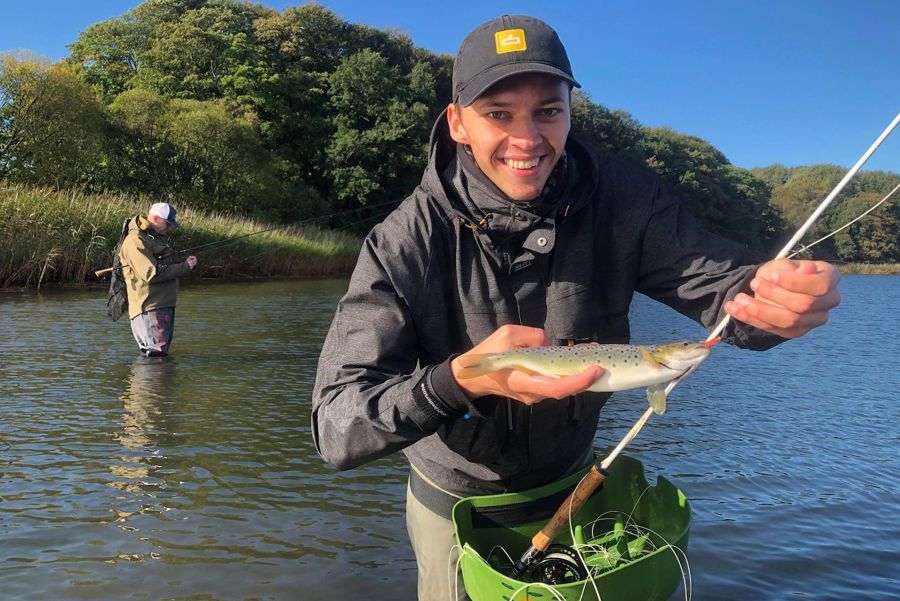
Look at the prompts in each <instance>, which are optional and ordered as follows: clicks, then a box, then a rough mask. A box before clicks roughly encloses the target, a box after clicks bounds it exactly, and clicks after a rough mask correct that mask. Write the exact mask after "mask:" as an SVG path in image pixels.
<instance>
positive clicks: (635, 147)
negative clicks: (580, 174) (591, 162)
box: [0, 0, 900, 262]
mask: <svg viewBox="0 0 900 601" xmlns="http://www.w3.org/2000/svg"><path fill="white" fill-rule="evenodd" d="M69 48H70V55H69V56H68V57H67V58H65V59H64V60H62V61H60V62H58V63H56V64H49V63H48V62H47V61H43V60H40V59H38V58H36V57H21V56H11V55H6V56H3V57H0V180H6V181H8V182H10V183H25V184H33V185H48V186H53V187H57V188H78V189H79V190H81V191H84V192H113V193H121V194H128V195H134V196H146V197H152V198H154V199H167V200H171V201H173V202H178V203H181V204H186V205H189V206H191V207H194V208H196V209H199V210H210V211H217V212H227V213H233V214H237V215H243V216H248V217H253V218H257V219H265V220H268V221H272V222H276V223H294V222H297V221H301V220H305V219H311V218H315V217H318V216H322V215H330V214H335V213H339V214H341V215H342V217H339V218H337V219H333V220H332V225H334V226H344V227H356V228H361V229H367V228H368V227H370V226H371V225H372V223H373V222H374V220H376V219H379V218H380V217H382V216H383V215H384V214H385V211H386V210H387V209H389V208H390V206H392V204H393V203H396V202H399V201H400V200H402V199H403V198H404V197H405V196H407V195H408V194H409V193H410V192H411V191H412V189H413V188H414V187H415V185H416V184H417V183H418V182H419V180H420V179H421V173H422V169H423V167H424V166H425V163H426V160H427V155H428V137H429V133H430V130H431V125H432V123H433V122H434V120H435V119H436V117H437V116H438V115H439V114H440V112H441V111H442V110H443V108H444V107H445V106H446V104H447V102H448V101H449V98H450V85H451V83H450V80H451V72H452V64H453V58H452V57H451V56H448V55H438V54H435V53H433V52H431V51H429V50H427V49H424V48H419V47H416V46H415V45H414V44H413V41H412V40H411V39H410V38H409V37H408V36H406V35H404V34H401V33H398V32H396V31H384V30H378V29H375V28H371V27H368V26H366V25H362V24H354V23H348V22H345V21H343V20H341V19H340V18H339V17H337V16H336V15H335V14H334V13H332V12H331V11H329V10H328V9H327V8H325V7H323V6H321V5H319V4H306V5H302V6H295V7H289V8H286V9H285V10H283V11H278V10H274V9H271V8H267V7H264V6H261V5H258V4H252V3H248V2H236V1H233V0H147V1H146V2H144V3H143V4H140V5H139V6H137V7H136V8H134V9H132V10H131V11H129V12H127V13H126V14H124V15H122V16H121V17H118V18H114V19H110V20H107V21H104V22H102V23H97V24H95V25H92V26H90V27H88V28H87V29H86V30H84V31H83V32H82V33H81V34H80V36H79V37H78V39H77V40H76V41H74V42H73V43H72V44H71V45H70V46H69ZM572 121H573V130H574V131H576V132H578V133H579V134H580V135H582V136H583V137H584V138H585V139H586V140H587V141H588V142H589V143H590V144H592V145H593V146H594V147H596V148H597V149H598V150H599V151H601V152H604V153H609V154H615V155H618V156H621V157H623V158H625V159H626V160H629V161H631V162H633V163H636V164H638V165H642V166H644V167H647V168H649V169H651V170H653V171H654V172H656V173H657V174H658V175H659V176H660V177H661V178H662V180H663V181H664V183H665V185H666V186H667V187H668V188H669V189H670V190H671V191H673V192H674V193H676V194H677V195H679V196H680V197H681V198H682V199H683V201H684V202H685V204H686V206H687V207H688V208H689V210H690V211H691V212H692V213H693V214H694V215H695V216H696V217H697V218H698V219H699V220H701V221H702V222H703V223H704V224H705V225H706V226H707V227H709V228H710V229H711V230H713V231H715V232H717V233H720V234H722V235H725V236H728V237H731V238H734V239H736V240H739V241H741V242H743V243H745V244H747V245H749V246H751V247H752V248H753V249H754V250H756V251H757V252H759V253H761V254H762V255H766V254H771V252H773V250H774V249H775V247H776V246H778V244H779V243H783V242H784V241H785V240H786V239H787V237H788V233H789V230H792V229H794V228H796V226H797V225H799V224H800V223H801V222H802V221H803V219H804V218H805V216H806V215H808V214H809V213H810V212H811V211H812V209H813V208H814V206H815V205H816V204H817V203H818V202H820V201H821V200H822V199H823V198H824V197H825V195H827V193H828V192H829V191H830V190H831V188H832V187H833V186H834V184H835V183H837V181H839V179H840V178H841V177H842V176H843V172H844V170H843V169H841V168H840V167H837V166H833V165H816V166H809V167H795V168H786V167H782V166H777V165H776V166H770V167H765V168H757V169H753V170H747V169H743V168H740V167H736V166H734V165H732V164H731V163H730V162H729V161H728V160H727V158H726V157H725V156H724V155H723V154H722V153H721V152H719V151H718V150H717V149H716V148H714V147H713V146H712V145H710V144H709V143H708V142H705V141H704V140H701V139H699V138H696V137H693V136H690V135H685V134H682V133H679V132H676V131H673V130H671V129H666V128H647V127H644V126H642V125H641V124H640V123H638V122H637V121H636V120H635V119H634V118H632V117H631V116H630V115H629V114H628V113H626V112H623V111H619V110H610V109H608V108H606V107H604V106H602V105H601V104H598V103H596V102H594V101H593V100H592V98H591V97H590V96H589V95H588V94H585V93H583V92H581V91H577V90H576V92H575V94H574V97H573V106H572ZM898 182H900V176H898V175H896V174H891V173H884V172H868V173H862V174H860V175H858V176H857V177H856V178H855V179H854V180H853V182H852V183H851V185H850V186H849V189H848V190H847V191H846V192H844V193H843V194H842V195H841V197H840V198H839V200H838V201H837V203H836V204H835V205H834V207H833V208H832V209H830V211H829V212H828V214H827V217H826V218H825V219H823V220H822V221H821V222H820V223H819V224H818V225H817V232H820V233H822V232H825V231H829V228H831V229H833V228H836V227H839V226H840V225H842V224H843V223H846V222H847V221H849V220H851V219H852V218H853V217H855V216H856V215H858V214H859V213H861V212H863V211H864V210H865V209H866V208H868V207H869V206H871V205H872V204H874V203H875V202H877V201H878V200H879V199H880V198H882V197H883V196H884V195H885V194H887V193H888V192H889V191H890V190H891V189H892V188H893V186H895V185H897V183H898ZM360 208H363V209H365V210H363V211H357V209H360ZM348 211H353V212H349V213H348ZM898 220H900V209H898V207H897V204H896V203H885V205H883V206H882V207H880V208H879V209H878V210H877V211H875V212H873V213H872V214H871V215H869V216H867V218H866V219H864V220H862V221H860V222H858V223H856V224H854V225H853V226H852V227H850V228H848V229H846V230H844V231H843V232H841V233H840V234H839V235H837V236H835V237H834V238H832V239H830V240H829V241H828V242H827V243H824V244H822V245H821V246H820V247H817V248H816V250H815V255H816V256H817V257H824V258H829V259H833V260H843V261H857V262H898V261H900V248H898Z"/></svg>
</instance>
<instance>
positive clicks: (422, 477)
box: [312, 16, 840, 600]
mask: <svg viewBox="0 0 900 601" xmlns="http://www.w3.org/2000/svg"><path fill="white" fill-rule="evenodd" d="M577 85H578V83H577V81H576V80H575V78H574V76H573V74H572V68H571V65H570V64H569V60H568V57H567V55H566V51H565V48H564V47H563V45H562V43H561V42H560V40H559V37H558V36H557V34H556V32H555V31H553V29H551V28H550V27H549V26H548V25H547V24H546V23H543V22H542V21H539V20H537V19H534V18H532V17H526V16H503V17H500V18H497V19H493V20H491V21H489V22H487V23H485V24H483V25H481V26H479V27H478V28H476V29H475V30H474V31H472V33H470V34H469V35H468V36H467V37H466V39H465V40H464V41H463V43H462V45H461V46H460V49H459V52H458V53H457V56H456V62H455V64H454V71H453V98H452V101H451V103H450V104H449V105H448V107H447V110H446V111H445V113H444V114H442V115H441V116H440V118H439V119H438V120H437V122H436V123H435V126H434V130H433V133H432V140H431V152H430V156H429V162H428V167H427V168H426V170H425V174H424V176H423V178H422V183H421V185H420V186H419V187H418V188H417V189H416V190H415V192H414V193H413V194H412V195H411V196H410V197H409V198H407V199H406V200H405V201H404V202H403V203H402V204H401V205H400V207H399V208H397V210H395V211H394V212H393V213H392V214H391V215H389V216H388V217H387V218H386V219H385V221H384V222H383V223H381V224H379V225H378V226H376V227H375V228H374V229H373V230H372V232H371V233H370V234H369V236H368V237H367V238H366V240H365V243H364V245H363V248H362V251H361V253H360V257H359V261H358V262H357V265H356V269H355V270H354V273H353V276H352V278H351V280H350V285H349V289H348V291H347V294H346V295H345V296H344V297H343V298H342V299H341V301H340V302H339V304H338V308H337V312H336V314H335V318H334V321H333V323H332V326H331V329H330V330H329V332H328V336H327V338H326V340H325V344H324V346H323V348H322V353H321V355H320V359H319V368H318V373H317V377H316V385H315V389H314V392H313V413H312V426H313V436H314V438H315V442H316V448H317V449H318V450H319V453H320V454H321V455H322V456H323V457H324V458H325V460H326V461H328V462H329V463H331V464H332V465H334V466H336V467H338V468H340V469H349V468H352V467H354V466H357V465H361V464H363V463H366V462H368V461H371V460H374V459H377V458H379V457H383V456H385V455H388V454H390V453H393V452H396V451H400V450H402V451H403V452H404V453H405V455H406V456H407V458H408V460H409V463H410V467H411V470H410V480H409V487H408V491H407V529H408V531H409V535H410V540H411V542H412V545H413V550H414V552H415V554H416V561H417V564H418V568H419V585H418V593H419V599H420V600H436V599H447V598H449V596H450V593H451V591H455V590H457V588H456V587H455V586H454V582H453V581H452V579H451V578H450V577H449V576H448V571H449V572H450V573H452V567H453V565H455V563H454V562H453V561H452V558H451V550H452V548H453V544H454V540H453V528H452V523H451V522H450V520H449V516H450V509H451V508H452V506H453V504H454V502H455V501H457V500H458V499H459V498H461V497H465V496H471V495H479V494H495V493H498V492H507V491H520V490H524V489H528V488H533V487H536V486H540V485H543V484H547V483H549V482H553V481H555V480H558V479H560V478H563V477H565V476H567V475H569V474H572V473H573V472H575V471H577V470H579V469H581V468H583V467H585V466H587V465H589V464H590V463H591V462H592V461H593V446H592V444H593V440H594V435H595V431H596V428H597V423H598V419H599V413H600V409H601V407H602V406H603V404H604V403H605V402H606V400H607V398H608V397H609V394H608V393H593V392H585V390H586V389H587V388H588V387H589V386H590V385H591V384H592V383H593V381H594V380H595V379H596V378H597V377H598V376H599V375H600V374H601V370H600V368H599V367H596V366H595V367H589V368H588V369H586V370H585V371H584V372H582V373H580V374H577V375H574V376H569V377H564V378H550V377H546V376H538V375H528V374H525V373H522V372H518V371H513V370H501V371H497V372H494V373H490V374H486V375H483V376H479V377H474V378H468V379H459V378H458V377H457V375H456V374H457V373H458V371H459V361H458V360H457V357H459V355H460V354H465V353H487V352H500V351H505V350H509V349H512V348H517V347H533V346H541V345H548V344H573V343H578V342H588V341H594V342H609V343H624V342H628V339H629V324H628V310H629V305H630V303H631V300H632V297H633V295H634V293H635V292H640V293H643V294H645V295H647V296H650V297H651V298H654V299H656V300H658V301H660V302H663V303H665V304H667V305H669V306H670V307H672V308H673V309H675V310H677V311H679V312H681V313H684V314H685V315H688V316H689V317H691V318H693V319H695V320H696V321H698V322H699V323H701V324H702V325H704V326H705V327H707V328H712V327H713V326H714V325H715V324H716V323H717V322H718V321H719V319H720V318H721V317H722V316H723V315H724V314H725V313H726V312H727V313H728V314H730V315H732V316H733V317H734V318H735V319H734V320H732V321H731V322H730V325H729V327H728V328H727V329H726V330H725V331H724V332H723V334H722V335H723V339H724V340H725V341H727V342H729V343H731V344H734V345H737V346H741V347H745V348H755V349H766V348H769V347H771V346H774V345H775V344H778V343H779V342H782V341H783V340H784V339H785V338H793V337H797V336H801V335H803V334H805V333H806V332H808V331H809V330H810V329H812V328H814V327H816V326H818V325H821V324H823V323H825V321H826V320H827V316H828V312H829V310H830V309H832V308H833V307H835V306H836V305H837V304H838V302H839V300H840V297H839V295H838V292H837V282H838V280H839V276H838V274H837V272H836V271H835V270H834V269H833V268H832V267H831V266H830V265H828V264H826V263H821V262H811V261H788V260H780V261H774V262H769V263H764V264H762V265H758V264H757V262H756V260H755V259H754V258H753V257H752V256H750V255H749V254H748V253H747V251H746V249H745V248H743V247H741V246H739V245H736V244H733V243H731V242H728V241H726V240H724V239H722V238H719V237H717V236H714V235H712V234H710V233H708V232H706V231H704V230H703V229H702V228H701V227H699V226H698V225H697V223H696V222H695V221H694V220H693V219H692V218H691V217H690V216H689V215H688V214H687V213H686V212H685V211H684V210H683V209H682V207H681V204H680V202H679V201H678V199H676V198H675V197H673V196H671V195H669V194H668V193H667V192H666V191H665V190H663V189H662V187H661V185H660V183H659V181H658V179H657V178H655V177H654V176H652V175H650V174H648V173H646V172H644V171H643V170H641V169H638V168H636V167H634V166H632V165H630V164H628V163H626V162H624V161H621V160H618V159H615V158H611V157H601V156H597V155H596V154H595V153H594V152H593V151H592V150H591V149H590V148H589V147H588V146H587V145H586V144H584V143H583V142H581V141H580V140H579V139H578V137H577V136H575V135H573V134H571V133H570V131H569V129H570V122H571V120H570V106H571V104H570V100H571V89H572V87H573V86H577ZM458 590H459V591H460V598H464V595H463V593H462V590H463V589H462V587H461V586H459V587H458Z"/></svg>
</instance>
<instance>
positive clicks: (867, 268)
mask: <svg viewBox="0 0 900 601" xmlns="http://www.w3.org/2000/svg"><path fill="white" fill-rule="evenodd" d="M835 266H836V267H837V268H838V270H839V271H840V272H841V275H900V264H898V263H885V264H879V265H867V264H860V263H852V264H851V263H848V264H845V265H839V264H835ZM350 273H351V272H350V271H347V272H335V273H326V274H293V275H290V274H289V275H271V276H255V275H243V276H235V275H229V276H225V277H210V276H197V277H192V278H189V279H185V280H182V281H181V286H182V287H183V288H189V287H191V286H215V285H218V284H240V283H247V284H253V283H262V282H284V281H294V280H323V281H324V280H339V279H346V278H349V277H350ZM108 287H109V279H108V278H106V279H103V280H97V281H92V282H53V283H45V284H43V285H42V286H41V287H40V288H37V287H35V286H7V287H0V293H19V294H27V293H31V292H36V293H39V294H43V293H50V294H56V293H64V292H79V291H86V290H105V289H107V288H108Z"/></svg>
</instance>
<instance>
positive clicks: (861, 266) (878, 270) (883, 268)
mask: <svg viewBox="0 0 900 601" xmlns="http://www.w3.org/2000/svg"><path fill="white" fill-rule="evenodd" d="M837 267H838V269H840V270H841V273H854V274H862V275H900V263H839V264H837Z"/></svg>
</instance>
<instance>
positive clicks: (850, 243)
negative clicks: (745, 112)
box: [753, 165, 900, 263]
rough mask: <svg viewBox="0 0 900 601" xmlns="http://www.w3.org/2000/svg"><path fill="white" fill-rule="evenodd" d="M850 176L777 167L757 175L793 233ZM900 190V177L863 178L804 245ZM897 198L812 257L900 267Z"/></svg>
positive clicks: (837, 170) (816, 168)
mask: <svg viewBox="0 0 900 601" xmlns="http://www.w3.org/2000/svg"><path fill="white" fill-rule="evenodd" d="M846 172H847V170H846V169H844V168H842V167H838V166H836V165H813V166H809V167H792V168H786V167H784V166H782V165H774V166H771V167H766V168H762V169H754V170H753V173H754V175H755V176H757V177H758V178H760V179H762V180H764V181H766V182H770V185H773V188H774V191H773V193H772V204H773V206H775V207H777V208H778V209H779V210H780V211H781V212H782V214H783V215H784V216H785V218H786V219H787V221H788V222H789V223H790V226H791V228H797V227H799V226H800V225H801V224H802V223H803V222H804V221H806V218H807V217H808V216H809V214H810V213H811V212H812V211H813V210H815V208H816V207H817V206H818V205H819V203H821V202H822V201H823V200H824V199H825V198H826V197H827V196H828V194H829V193H830V192H831V190H832V189H833V188H834V187H835V186H836V185H837V184H838V182H840V180H841V179H842V178H843V177H844V175H845V174H846ZM897 184H900V176H898V175H897V174H894V173H885V172H883V171H870V172H862V173H858V174H857V175H856V177H854V178H853V179H852V180H851V181H850V183H849V184H848V185H847V186H846V187H845V188H844V190H843V191H842V192H841V194H840V195H839V196H838V197H837V198H836V199H835V201H834V202H833V203H832V205H831V206H830V207H829V209H828V211H826V213H825V214H824V215H823V216H822V218H821V219H820V220H819V222H818V223H816V224H815V225H814V226H813V228H812V229H811V231H810V233H809V234H807V235H806V237H805V239H804V240H803V241H802V242H803V243H805V244H810V243H812V242H813V241H815V240H817V239H819V238H821V237H824V236H826V235H827V234H828V233H830V232H832V231H834V230H837V229H838V228H841V227H843V226H844V225H845V224H847V223H849V222H850V221H853V220H854V219H855V218H856V217H857V216H859V215H861V214H862V213H863V212H865V211H866V210H867V209H869V208H870V207H872V206H874V205H875V204H876V203H878V202H879V201H880V200H882V199H883V198H884V197H885V196H887V195H888V194H889V193H890V192H891V191H892V190H893V189H894V187H896V186H897ZM898 196H900V192H898V193H897V194H895V195H894V196H893V197H891V198H890V199H888V200H887V201H886V202H885V203H884V204H882V205H881V206H879V207H878V208H877V209H875V210H874V211H873V212H872V213H870V214H868V215H866V216H865V217H864V218H863V219H861V220H860V221H857V222H856V223H854V224H853V225H851V226H850V227H849V228H847V229H844V230H842V231H841V232H840V233H838V234H836V235H835V236H834V237H832V238H829V239H827V240H825V241H823V242H822V243H821V244H820V245H818V246H816V248H815V249H813V250H812V256H814V257H816V258H825V259H833V260H838V261H846V262H859V263H896V262H898V261H900V204H898V202H897V198H898Z"/></svg>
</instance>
